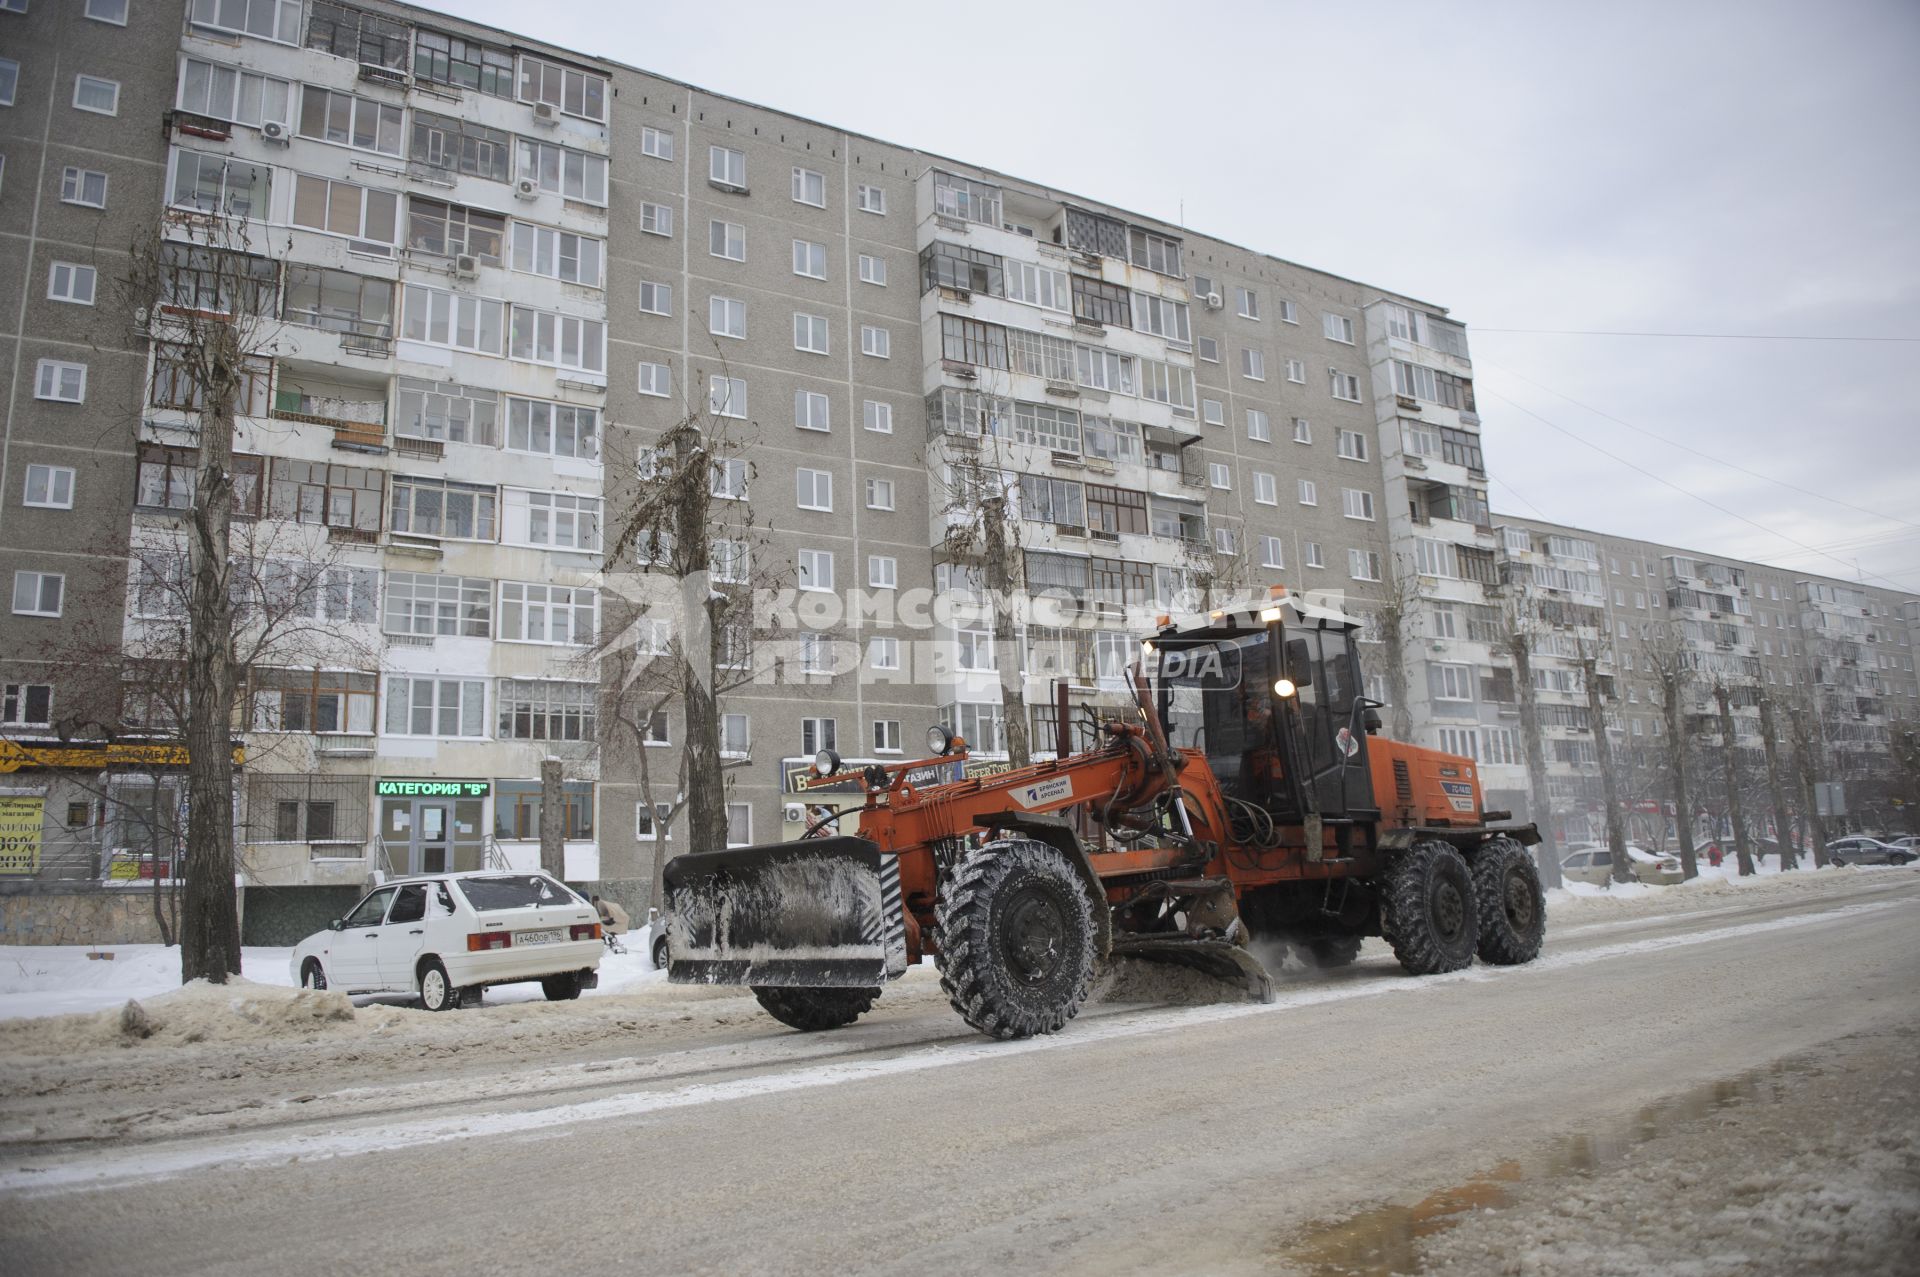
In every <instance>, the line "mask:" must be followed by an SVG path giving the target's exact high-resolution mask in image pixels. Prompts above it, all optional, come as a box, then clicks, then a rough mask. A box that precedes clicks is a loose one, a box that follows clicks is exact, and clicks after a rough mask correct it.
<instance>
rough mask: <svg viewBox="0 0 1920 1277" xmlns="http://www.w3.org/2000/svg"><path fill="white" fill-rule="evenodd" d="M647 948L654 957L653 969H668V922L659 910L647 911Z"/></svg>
mask: <svg viewBox="0 0 1920 1277" xmlns="http://www.w3.org/2000/svg"><path fill="white" fill-rule="evenodd" d="M647 948H648V951H649V952H650V953H651V954H652V956H653V969H654V970H655V971H665V970H666V969H667V920H666V919H665V918H662V917H661V916H660V911H659V910H658V909H649V910H647Z"/></svg>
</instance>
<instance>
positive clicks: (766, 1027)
mask: <svg viewBox="0 0 1920 1277" xmlns="http://www.w3.org/2000/svg"><path fill="white" fill-rule="evenodd" d="M1553 918H1554V925H1553V929H1552V931H1551V932H1550V941H1549V948H1548V953H1547V955H1546V956H1545V957H1544V958H1543V960H1542V961H1541V962H1539V963H1536V964H1534V965H1533V966H1531V967H1528V968H1521V969H1512V970H1494V969H1487V968H1476V969H1474V970H1472V971H1469V972H1464V973H1460V974H1458V975H1455V976H1450V977H1442V978H1438V979H1429V980H1419V981H1415V980H1410V979H1408V978H1406V977H1405V976H1403V975H1401V974H1400V973H1399V972H1398V969H1397V968H1396V967H1394V966H1393V964H1392V962H1391V959H1390V958H1389V957H1387V956H1386V955H1385V953H1384V950H1382V949H1379V948H1377V947H1375V946H1373V945H1370V946H1369V948H1368V950H1367V952H1366V954H1365V955H1363V958H1362V960H1361V962H1360V963H1359V964H1357V965H1356V966H1355V967H1353V968H1350V969H1348V970H1345V971H1341V972H1335V973H1331V974H1327V975H1322V976H1317V977H1313V978H1310V979H1309V978H1305V977H1301V978H1297V979H1295V980H1294V981H1292V982H1288V983H1284V984H1283V988H1282V991H1281V1000H1280V1001H1279V1002H1278V1003H1276V1004H1274V1005H1272V1006H1253V1005H1249V1004H1245V1003H1241V1002H1238V1001H1231V1000H1229V1001H1220V1002H1216V1003H1212V1004H1200V1005H1195V1003H1196V1002H1203V1000H1204V999H1205V998H1207V997H1212V996H1217V995H1216V994H1215V993H1214V991H1213V990H1212V989H1211V988H1208V987H1205V986H1199V985H1196V984H1194V983H1193V982H1192V981H1189V980H1184V979H1182V978H1180V977H1177V976H1176V977H1172V978H1168V977H1164V976H1162V975H1161V974H1159V973H1158V972H1157V971H1156V972H1154V973H1152V974H1148V975H1140V974H1138V973H1133V972H1123V973H1121V975H1120V976H1119V978H1118V979H1117V980H1116V981H1115V982H1114V986H1113V987H1112V988H1111V989H1110V990H1109V995H1110V996H1109V998H1108V1000H1106V1001H1103V1002H1101V1003H1099V1004H1097V1005H1095V1006H1093V1007H1091V1008H1089V1013H1088V1014H1085V1015H1083V1017H1082V1019H1081V1020H1079V1021H1077V1022H1076V1023H1075V1024H1074V1025H1072V1026H1070V1028H1069V1030H1068V1032H1066V1033H1064V1034H1062V1035H1059V1036H1057V1037H1054V1038H1048V1039H1042V1040H1040V1041H1037V1042H1034V1043H1026V1044H994V1043H988V1042H985V1041H983V1040H982V1039H979V1038H977V1037H975V1036H973V1035H972V1034H970V1033H967V1032H966V1031H965V1030H964V1029H963V1027H962V1026H960V1024H959V1022H958V1021H957V1019H955V1018H954V1017H953V1016H952V1015H951V1012H950V1011H948V1010H947V1009H946V1008H945V1006H944V1003H943V1002H942V1001H941V999H940V998H939V995H938V990H937V986H936V985H934V984H933V982H932V981H931V980H929V979H928V978H927V976H928V974H929V973H926V972H915V973H913V974H912V975H910V976H909V977H908V979H907V980H906V981H903V982H901V984H900V985H898V986H895V987H894V988H892V989H890V990H889V991H888V993H887V995H886V997H885V998H883V999H882V1000H881V1002H880V1004H879V1006H878V1007H877V1008H876V1011H875V1012H874V1014H873V1015H872V1016H871V1017H869V1018H868V1019H865V1020H863V1021H861V1023H860V1024H859V1025H857V1026H855V1027H854V1028H852V1029H850V1030H846V1031H842V1032H839V1033H834V1034H826V1035H817V1036H811V1037H808V1036H802V1035H798V1034H792V1033H789V1032H786V1031H784V1030H781V1029H779V1028H778V1026H776V1025H774V1024H773V1023H772V1022H771V1021H770V1020H767V1019H766V1018H765V1017H764V1016H761V1015H759V1014H758V1012H757V1011H756V1010H754V1009H753V1007H752V1004H751V1002H750V1001H749V1000H747V999H742V998H739V997H737V996H730V995H728V994H726V993H723V992H718V991H711V990H680V989H673V988H671V987H668V986H663V985H659V984H657V983H653V982H643V983H638V984H635V985H633V986H631V987H629V988H627V989H625V990H624V991H620V992H616V993H613V994H610V995H608V996H603V997H599V998H595V999H583V1000H582V1001H581V1002H580V1003H578V1004H572V1005H567V1006H553V1007H549V1006H546V1005H544V1004H519V1005H506V1006H497V1007H489V1008H486V1009H484V1010H482V1011H480V1012H475V1013H463V1014H460V1015H454V1016H438V1017H432V1016H427V1015H425V1013H421V1012H416V1011H410V1010H403V1009H396V1008H384V1007H374V1008H361V1009H359V1010H357V1011H352V1010H349V1011H347V1012H346V1013H345V1018H342V1017H341V1016H339V1015H338V1014H335V1013H334V1012H332V1011H325V1010H321V1009H318V1008H307V1009H306V1010H304V1011H303V1012H302V1013H301V1014H300V1015H289V1014H288V1013H287V1004H288V1002H289V1001H291V1000H292V995H291V994H273V993H272V992H271V991H261V992H260V993H259V995H258V998H257V1004H256V1005H253V1006H251V1008H250V1009H249V1010H246V1011H236V1010H235V1009H234V1007H233V1005H232V1003H233V999H234V997H235V996H236V995H235V994H234V993H233V992H232V991H221V992H219V993H217V994H215V995H213V996H214V998H215V1000H217V1002H218V1005H213V1004H212V1003H211V1002H209V1004H208V1005H205V1006H199V1005H196V1006H193V1007H188V1008H182V1011H181V1013H179V1014H177V1015H176V1016H175V1018H176V1019H177V1020H178V1021H179V1022H180V1023H181V1024H183V1025H190V1026H192V1027H190V1028H184V1029H181V1030H179V1031H177V1032H176V1031H174V1030H170V1029H169V1028H168V1027H167V1022H168V1019H169V1016H170V1014H172V1013H170V1012H169V1011H168V1010H167V1004H166V1000H164V999H163V1000H162V1001H161V1002H160V1003H159V1004H157V1005H156V1006H155V1008H154V1019H155V1021H156V1023H158V1024H159V1025H160V1026H161V1031H160V1032H158V1033H156V1035H155V1038H154V1039H149V1040H146V1041H143V1042H140V1043H139V1044H137V1045H132V1046H123V1045H121V1044H120V1042H119V1041H118V1040H117V1037H116V1033H117V1030H116V1029H115V1028H114V1026H113V1025H112V1024H111V1023H110V1022H111V1020H112V1018H113V1017H112V1016H111V1015H107V1016H101V1017H95V1018H93V1019H86V1020H75V1019H69V1020H64V1021H43V1022H21V1023H15V1024H8V1025H0V1058H4V1059H5V1061H6V1062H7V1063H8V1065H9V1068H8V1069H7V1070H6V1083H5V1086H4V1089H3V1090H0V1140H5V1141H7V1143H6V1146H5V1147H4V1148H0V1193H4V1194H5V1196H0V1244H3V1245H4V1246H5V1247H6V1253H8V1254H10V1255H16V1256H21V1257H23V1259H24V1257H29V1256H30V1257H32V1258H31V1261H30V1266H31V1267H32V1268H33V1269H34V1270H36V1271H65V1270H70V1271H83V1270H84V1271H113V1270H128V1269H129V1259H130V1254H131V1253H132V1252H130V1251H129V1250H128V1249H126V1248H127V1247H128V1246H130V1245H134V1244H135V1243H136V1242H137V1240H138V1239H142V1238H144V1239H148V1240H149V1241H154V1240H158V1241H159V1242H160V1243H161V1244H158V1245H156V1246H154V1247H153V1248H152V1249H151V1250H148V1249H146V1247H145V1244H144V1243H140V1244H139V1246H138V1250H139V1253H140V1254H141V1259H140V1261H139V1262H132V1263H131V1264H130V1267H131V1268H137V1269H139V1270H141V1271H181V1272H187V1271H195V1272H205V1271H229V1270H231V1271H242V1270H245V1271H250V1272H255V1271H258V1272H270V1271H288V1272H295V1271H312V1270H314V1269H315V1268H316V1267H318V1266H320V1264H319V1257H320V1256H326V1257H327V1258H326V1261H325V1265H324V1266H325V1267H326V1268H327V1269H328V1271H340V1270H341V1269H342V1266H343V1262H342V1261H341V1260H340V1259H339V1257H338V1256H339V1252H340V1249H341V1247H340V1244H341V1243H342V1242H344V1241H345V1240H346V1239H345V1236H344V1235H343V1231H344V1232H351V1233H352V1234H354V1235H357V1236H361V1237H365V1236H366V1235H367V1234H368V1229H369V1228H372V1229H375V1230H377V1231H378V1232H379V1233H380V1234H382V1235H383V1236H385V1235H388V1234H389V1232H390V1231H391V1243H390V1244H386V1245H383V1246H382V1247H381V1248H380V1250H379V1251H378V1252H377V1254H378V1260H379V1262H377V1263H376V1262H373V1256H372V1255H369V1257H368V1260H367V1262H366V1263H365V1264H364V1265H362V1264H361V1263H360V1262H359V1261H357V1260H355V1259H353V1258H352V1257H351V1256H352V1253H353V1252H352V1248H348V1257H347V1258H346V1259H345V1261H344V1269H345V1271H359V1270H360V1269H361V1268H362V1267H364V1268H365V1270H366V1271H374V1270H375V1269H378V1270H380V1271H392V1270H393V1269H394V1268H395V1267H399V1266H401V1265H402V1264H403V1263H404V1264H408V1265H411V1266H414V1267H418V1268H420V1269H421V1270H423V1271H448V1270H452V1269H454V1268H460V1267H471V1266H472V1262H473V1261H475V1260H476V1258H477V1257H479V1256H483V1255H484V1256H486V1257H488V1259H489V1261H490V1264H491V1267H493V1268H495V1269H504V1270H512V1269H516V1268H518V1267H521V1266H523V1265H524V1264H526V1263H530V1262H532V1260H533V1257H534V1256H535V1255H537V1254H539V1253H541V1252H540V1250H539V1247H540V1245H541V1244H542V1243H541V1238H542V1237H543V1236H546V1235H549V1234H550V1229H551V1226H553V1225H555V1224H560V1225H561V1226H562V1231H563V1232H564V1233H565V1234H566V1235H567V1236H569V1237H570V1238H575V1239H577V1240H578V1241H579V1242H580V1243H581V1244H582V1245H583V1246H586V1247H588V1248H589V1250H590V1251H591V1253H593V1254H596V1255H613V1256H619V1257H621V1258H631V1259H634V1260H638V1261H641V1262H645V1263H648V1264H654V1263H672V1264H673V1265H674V1266H675V1269H676V1270H685V1271H706V1270H714V1271H720V1270H724V1271H728V1272H742V1271H747V1272H751V1271H792V1270H812V1269H821V1268H835V1269H842V1270H848V1271H868V1270H874V1271H880V1270H887V1269H891V1268H898V1267H904V1266H907V1265H908V1264H909V1263H911V1264H912V1265H913V1266H916V1267H923V1266H925V1264H926V1263H927V1262H935V1266H936V1267H939V1268H946V1269H953V1270H957V1271H988V1270H1000V1269H1004V1268H1008V1267H1013V1266H1041V1267H1074V1268H1099V1269H1103V1270H1105V1269H1112V1270H1120V1271H1133V1270H1144V1269H1147V1268H1153V1267H1162V1268H1164V1267H1168V1266H1171V1267H1173V1268H1175V1269H1176V1270H1187V1271H1193V1270H1207V1271H1286V1270H1296V1269H1297V1270H1299V1271H1311V1270H1312V1267H1313V1265H1312V1264H1310V1263H1308V1262H1307V1261H1305V1260H1301V1259H1299V1256H1298V1255H1297V1254H1296V1253H1295V1252H1294V1251H1292V1250H1290V1249H1289V1246H1290V1245H1291V1244H1292V1243H1291V1242H1290V1241H1289V1239H1290V1238H1293V1237H1295V1235H1296V1234H1298V1233H1299V1231H1300V1230H1301V1229H1304V1228H1307V1227H1308V1225H1310V1224H1311V1223H1312V1222H1313V1221H1315V1220H1324V1219H1327V1218H1339V1217H1342V1216H1344V1215H1349V1214H1352V1213H1353V1212H1354V1211H1355V1210H1356V1209H1358V1208H1360V1207H1363V1206H1367V1205H1370V1204H1375V1203H1380V1202H1392V1201H1395V1200H1398V1199H1401V1198H1405V1199H1407V1200H1409V1201H1417V1200H1419V1198H1420V1197H1421V1196H1422V1195H1423V1194H1426V1193H1429V1192H1432V1191H1433V1190H1435V1189H1440V1188H1444V1187H1445V1186H1446V1185H1448V1184H1451V1183H1457V1182H1459V1181H1460V1180H1462V1179H1465V1178H1467V1177H1470V1176H1472V1175H1473V1174H1475V1173H1476V1172H1478V1171H1480V1170H1483V1169H1485V1166H1486V1165H1487V1164H1490V1163H1491V1162H1493V1161H1498V1160H1499V1159H1500V1158H1502V1157H1507V1156H1518V1155H1520V1154H1521V1153H1523V1152H1524V1151H1525V1150H1526V1149H1527V1148H1528V1147H1530V1146H1531V1145H1533V1144H1535V1143H1537V1142H1539V1141H1540V1140H1543V1139H1547V1138H1550V1137H1551V1136H1553V1135H1555V1134H1556V1133H1559V1132H1563V1131H1565V1130H1568V1129H1573V1128H1575V1127H1579V1126H1582V1125H1585V1126H1594V1125H1596V1124H1597V1125H1600V1126H1604V1125H1605V1124H1606V1123H1608V1122H1610V1121H1617V1120H1621V1119H1623V1118H1624V1117H1625V1116H1626V1115H1628V1114H1630V1113H1631V1112H1633V1111H1634V1109H1635V1108H1636V1107H1638V1106H1642V1105H1644V1104H1646V1103H1647V1102H1648V1101H1650V1100H1654V1099H1658V1098H1659V1097H1661V1096H1664V1095H1669V1094H1673V1093H1675V1092H1678V1091H1681V1090H1683V1089H1685V1088H1687V1087H1690V1086H1693V1085H1696V1084H1698V1083H1700V1082H1702V1081H1711V1080H1714V1079H1717V1078H1723V1077H1728V1076H1732V1075H1735V1074H1739V1073H1741V1072H1743V1071H1745V1070H1748V1069H1751V1068H1754V1067H1756V1066H1759V1065H1764V1064H1766V1063H1769V1062H1771V1061H1774V1060H1777V1059H1780V1058H1782V1057H1785V1056H1788V1055H1793V1054H1795V1053H1800V1052H1805V1051H1809V1050H1814V1049H1816V1048H1821V1047H1824V1046H1825V1045H1826V1044H1829V1043H1832V1042H1834V1041H1835V1040H1836V1039H1840V1038H1843V1037H1847V1036H1848V1035H1860V1034H1868V1035H1873V1034H1880V1035H1884V1034H1887V1033H1892V1032H1904V1033H1908V1034H1912V1033H1913V1032H1914V1031H1915V1030H1916V1029H1920V994H1916V992H1915V991H1916V989H1920V983H1916V980H1915V977H1916V975H1920V945H1916V943H1915V941H1914V936H1915V933H1916V923H1920V873H1915V872H1913V871H1880V872H1865V871H1850V872H1837V873H1835V872H1830V873H1825V874H1817V875H1816V874H1808V875H1788V876H1786V877H1784V878H1781V879H1776V880H1773V881H1770V882H1766V883H1761V884H1749V883H1743V884H1735V885H1727V886H1712V885H1703V886H1702V887H1700V888H1697V889H1688V890H1686V891H1675V892H1670V893H1661V894H1659V895H1658V896H1655V897H1652V898H1628V899H1608V898H1601V899H1597V900H1595V899H1585V898H1582V899H1572V900H1565V901H1559V902H1556V905H1555V908H1554V912H1553ZM238 996H240V997H241V998H242V999H243V1000H244V999H245V998H246V997H247V996H248V995H246V994H244V993H242V994H240V995H238ZM176 997H179V998H181V999H183V1000H186V1001H191V1000H192V998H191V996H190V995H176ZM203 1000H204V999H203ZM188 1012H191V1013H190V1014H189V1013H188ZM196 1033H198V1034H199V1035H200V1040H198V1041H195V1040H193V1038H194V1035H195V1034H196ZM170 1034H171V1036H170ZM1913 1046H1914V1043H1913V1041H1912V1040H1911V1039H1909V1041H1908V1042H1907V1052H1908V1058H1911V1055H1912V1048H1913ZM1903 1089H1904V1090H1905V1092H1906V1093H1907V1094H1908V1095H1910V1094H1911V1090H1912V1086H1911V1081H1909V1082H1908V1083H1907V1084H1906V1086H1905V1087H1904V1088H1903ZM1911 1111H1912V1106H1911V1105H1910V1104H1909V1105H1908V1106H1906V1112H1907V1113H1908V1115H1909V1120H1911V1117H1910V1115H1911ZM423 1194H427V1195H430V1197H431V1199H432V1200H433V1202H434V1203H435V1206H434V1208H433V1209H432V1210H430V1211H428V1212H427V1213H425V1214H424V1215H423V1214H421V1213H420V1208H421V1205H422V1195H423ZM107 1201H111V1202H112V1203H113V1207H112V1210H113V1218H114V1220H115V1221H116V1222H115V1223H114V1224H113V1225H112V1226H111V1227H107V1226H106V1225H105V1224H104V1222H103V1220H102V1217H101V1215H100V1204H101V1203H103V1202H107ZM287 1201H299V1202H302V1203H306V1204H307V1205H305V1206H303V1207H302V1208H301V1209H299V1210H297V1211H292V1212H289V1211H287V1210H286V1209H285V1203H286V1202H287ZM1169 1212H1171V1214H1170V1213H1169ZM189 1217H191V1218H193V1219H196V1220H198V1221H199V1222H198V1223H197V1224H195V1225H193V1226H191V1227H188V1226H186V1223H185V1221H186V1220H187V1219H188V1218H189ZM122 1221H124V1222H122ZM123 1230H124V1231H123ZM266 1238H271V1239H272V1243H271V1246H270V1248H268V1249H265V1250H263V1249H262V1248H261V1243H262V1241H263V1239H266ZM176 1245H177V1249H176ZM930 1257H931V1259H930ZM1708 1271H1712V1270H1711V1269H1709V1270H1708Z"/></svg>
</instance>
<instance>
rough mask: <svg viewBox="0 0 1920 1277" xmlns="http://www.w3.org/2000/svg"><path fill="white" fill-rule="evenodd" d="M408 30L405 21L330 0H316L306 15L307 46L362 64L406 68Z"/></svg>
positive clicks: (397, 69)
mask: <svg viewBox="0 0 1920 1277" xmlns="http://www.w3.org/2000/svg"><path fill="white" fill-rule="evenodd" d="M295 8H296V9H297V8H298V6H297V5H296V6H295ZM409 34H410V32H409V31H408V29H407V27H406V25H405V24H404V23H401V22H399V21H397V20H395V19H393V18H388V17H383V16H381V15H380V14H377V13H372V12H370V11H368V10H365V9H356V8H353V7H351V6H349V5H344V4H334V3H332V2H331V0H314V2H313V5H312V12H311V13H310V14H309V15H308V17H307V48H309V49H318V50H319V51H321V52H322V53H330V54H332V55H333V56H334V57H336V58H350V59H353V60H354V61H356V62H359V63H360V64H361V65H363V66H377V67H387V68H390V69H392V70H395V71H403V70H405V69H406V65H407V37H408V35H409Z"/></svg>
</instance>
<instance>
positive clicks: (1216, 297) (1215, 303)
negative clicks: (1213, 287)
mask: <svg viewBox="0 0 1920 1277" xmlns="http://www.w3.org/2000/svg"><path fill="white" fill-rule="evenodd" d="M1201 300H1202V301H1204V302H1205V303H1206V306H1207V309H1208V310H1219V309H1220V308H1221V307H1222V306H1224V305H1226V304H1227V303H1226V301H1225V300H1224V299H1223V298H1222V297H1221V296H1220V294H1219V293H1208V294H1207V295H1206V296H1205V297H1203V298H1202V299H1201Z"/></svg>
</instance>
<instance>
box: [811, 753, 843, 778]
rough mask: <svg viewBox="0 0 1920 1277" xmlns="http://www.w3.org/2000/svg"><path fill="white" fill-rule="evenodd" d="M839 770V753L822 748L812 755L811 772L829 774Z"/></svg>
mask: <svg viewBox="0 0 1920 1277" xmlns="http://www.w3.org/2000/svg"><path fill="white" fill-rule="evenodd" d="M839 770H840V755H838V754H836V753H834V752H833V751H832V750H830V749H823V750H821V751H820V752H819V753H817V754H815V755H814V756H813V774H814V775H816V776H831V775H833V774H834V773H835V772H837V771H839Z"/></svg>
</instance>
